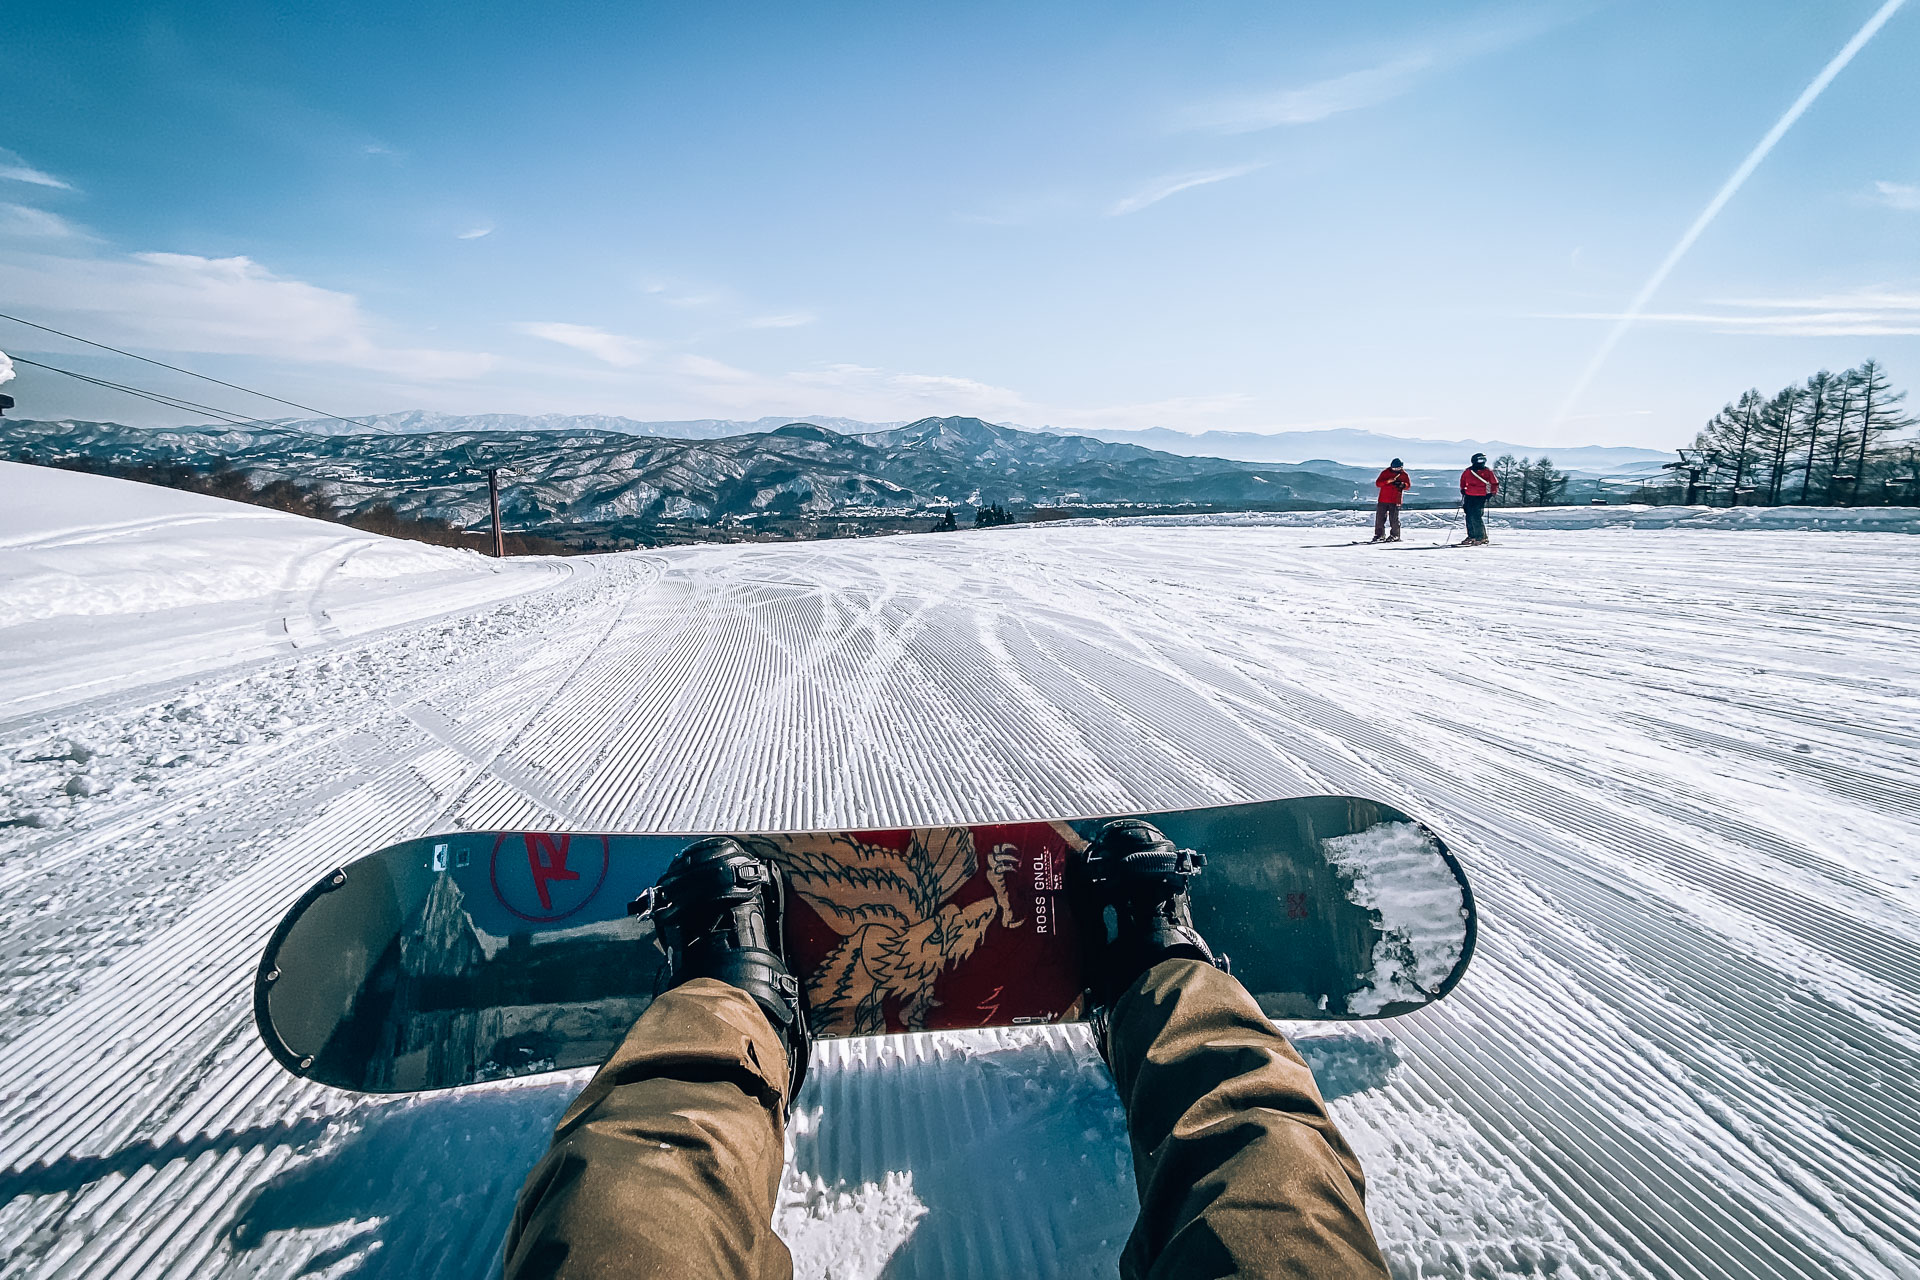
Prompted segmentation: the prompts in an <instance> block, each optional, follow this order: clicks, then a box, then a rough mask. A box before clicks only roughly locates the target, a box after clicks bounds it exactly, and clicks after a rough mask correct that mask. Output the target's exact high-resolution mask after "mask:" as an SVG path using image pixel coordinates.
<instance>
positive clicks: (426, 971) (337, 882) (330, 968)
mask: <svg viewBox="0 0 1920 1280" xmlns="http://www.w3.org/2000/svg"><path fill="white" fill-rule="evenodd" d="M1119 817H1135V818H1144V819H1145V820H1147V821H1149V822H1151V823H1153V824H1154V825H1155V826H1157V827H1159V828H1160V829H1161V831H1163V832H1164V833H1165V834H1166V835H1167V836H1168V837H1169V838H1170V839H1172V840H1173V841H1175V842H1176V843H1177V844H1179V845H1180V846H1181V847H1183V848H1190V849H1194V850H1196V851H1198V852H1199V853H1201V854H1203V855H1205V858H1206V865H1205V868H1204V870H1203V871H1202V873H1201V874H1200V875H1199V876H1198V878H1196V879H1195V880H1193V881H1192V882H1191V893H1192V903H1193V916H1194V922H1195V924H1196V925H1197V926H1198V927H1199V929H1200V931H1201V933H1202V934H1203V935H1204V936H1205V937H1206V938H1207V940H1208V942H1209V943H1210V944H1211V945H1212V946H1213V947H1214V949H1215V950H1216V951H1217V952H1221V953H1224V954H1225V955H1226V956H1227V957H1228V958H1229V961H1230V963H1231V967H1232V972H1233V973H1234V975H1235V976H1236V977H1238V978H1239V979H1240V980H1241V982H1242V983H1244V984H1245V985H1246V987H1247V989H1248V990H1249V991H1250V992H1252V993H1253V994H1254V996H1255V997H1256V998H1257V999H1258V1001H1259V1003H1260V1007H1261V1008H1262V1009H1263V1010H1265V1011H1266V1012H1267V1014H1268V1015H1269V1016H1272V1017H1275V1018H1291V1019H1356V1018H1383V1017H1394V1016H1396V1015H1399V1014H1403V1013H1408V1012H1410V1011H1412V1010H1414V1009H1417V1008H1420V1007H1421V1006H1423V1005H1426V1004H1429V1003H1431V1002H1432V1001H1435V1000H1438V999H1440V998H1441V997H1442V996H1444V995H1446V993H1447V992H1448V991H1450V990H1452V989H1453V986H1454V984H1455V983H1457V982H1458V981H1459V980H1460V975H1461V974H1462V972H1464V970H1465V969H1466V966H1467V963H1468V961H1469V960H1470V959H1471V957H1472V955H1473V946H1474V930H1475V915H1474V906H1473V893H1472V890H1471V888H1470V887H1469V885H1468V883H1467V877H1466V875H1465V873H1464V872H1463V871H1462V870H1461V868H1460V864H1459V862H1458V861H1457V860H1456V859H1455V858H1454V856H1453V854H1452V853H1450V852H1449V851H1448V849H1447V847H1446V845H1445V844H1444V843H1443V842H1442V840H1441V839H1440V837H1439V836H1437V835H1436V834H1434V832H1433V831H1432V830H1430V829H1429V828H1427V827H1426V826H1425V825H1424V824H1422V823H1420V822H1418V821H1416V820H1415V819H1413V818H1410V817H1408V816H1407V815H1406V814H1404V813H1401V812H1400V811H1398V810H1396V809H1393V808H1390V807H1388V806H1387V805H1384V804H1380V803H1378V802H1376V801H1372V800H1363V799H1357V798H1354V797H1349V796H1312V797H1307V798H1304V799H1294V800H1274V801H1266V802H1259V803H1253V804H1234V805H1221V806H1216V807H1211V808H1202V809H1185V810H1179V811H1176V812H1170V813H1141V814H1115V815H1110V816H1106V817H1096V818H1070V819H1059V820H1050V821H1040V822H1007V823H982V824H976V825H972V826H952V827H927V828H916V829H911V830H877V831H811V832H788V833H739V832H729V833H724V834H729V835H732V836H733V837H734V838H735V839H737V840H739V841H740V842H741V843H742V844H743V845H744V846H746V847H747V849H749V850H750V851H752V852H754V853H757V854H760V855H763V856H766V857H769V858H772V859H773V860H774V861H776V862H778V863H779V864H780V866H781V867H782V868H783V869H784V870H785V872H786V877H787V886H788V887H787V893H788V902H787V940H788V946H789V949H790V951H791V953H792V954H793V956H794V959H795V962H796V963H795V971H796V974H797V976H799V977H800V978H801V979H802V981H803V982H804V984H805V986H806V990H807V998H808V1006H809V1010H808V1020H809V1024H810V1025H811V1027H812V1029H813V1033H814V1035H815V1036H816V1037H818V1038H830V1037H838V1036H861V1035H878V1034H884V1033H889V1032H908V1031H931V1030H942V1029H952V1028H960V1027H1005V1026H1019V1025H1030V1024H1040V1023H1054V1022H1064V1021H1073V1020H1076V1019H1080V1018H1083V1017H1085V1016H1087V1011H1086V1009H1085V1007H1084V1002H1083V1000H1082V991H1083V986H1084V982H1083V975H1082V973H1081V970H1080V949H1079V941H1078V929H1079V925H1080V922H1078V921H1076V920H1075V919H1074V918H1073V915H1072V912H1071V910H1070V909H1069V907H1068V895H1067V891H1066V885H1065V875H1066V869H1067V861H1068V857H1069V855H1070V853H1071V852H1072V851H1073V850H1075V849H1077V848H1079V847H1081V846H1082V845H1084V844H1085V843H1086V842H1087V841H1089V840H1091V839H1092V838H1093V837H1094V836H1096V835H1097V834H1098V832H1099V831H1100V830H1101V828H1102V827H1103V826H1104V825H1105V824H1106V823H1107V822H1110V821H1113V820H1114V819H1115V818H1119ZM706 834H715V833H690V834H675V835H662V834H645V835H631V834H629V835H599V834H587V833H561V832H543V831H527V832H520V831H512V832H483V831H461V832H452V833H448V834H445V835H436V836H426V837H423V838H421V839H416V840H407V841H404V842H402V843H400V844H396V845H392V846H390V847H388V848H385V849H382V850H380V851H378V852H376V853H372V854H369V855H367V856H366V857H363V858H360V859H359V860H357V861H355V862H351V863H348V864H347V865H345V866H343V867H340V868H338V869H337V870H335V871H333V872H331V873H329V874H328V875H326V876H324V877H323V878H322V879H321V880H320V882H319V883H318V884H316V885H314V886H313V887H312V888H311V889H309V890H308V891H307V892H306V893H305V894H304V895H302V896H301V897H300V899H299V900H298V901H297V902H295V903H294V904H293V906H292V908H291V909H290V910H289V911H288V912H287V914H286V917H285V918H284V919H283V920H282V921H281V922H280V925H279V927H278V928H277V929H276V930H275V931H274V933H273V936H272V939H271V940H270V941H269V942H268V944H267V947H266V951H265V953H264V954H263V955H262V957H261V959H260V966H259V969H258V972H257V974H256V977H255V981H254V1016H255V1020H256V1021H257V1023H258V1024H259V1030H260V1037H261V1039H262V1040H263V1041H264V1042H265V1044H266V1047H267V1048H268V1050H269V1051H271V1052H272V1054H273V1056H274V1057H275V1058H277V1059H278V1060H279V1061H280V1063H281V1064H282V1065H283V1066H284V1067H286V1069H287V1070H289V1071H291V1072H294V1073H295V1074H297V1075H302V1076H305V1077H307V1078H309V1079H313V1080H317V1081H320V1082H321V1083H324V1084H328V1085H333V1086H336V1087H339V1088H343V1089H352V1090H358V1091H363V1092H370V1093H401V1092H411V1091H415V1090H425V1089H445V1088H452V1087H455V1086H459V1085H466V1084H474V1083H478V1082H481V1081H487V1080H497V1079H502V1078H506V1077H512V1076H522V1075H529V1074H533V1073H537V1072H544V1071H557V1070H562V1069H565V1068H569V1067H580V1066H591V1065H596V1064H598V1063H600V1062H602V1061H604V1060H605V1059H606V1058H607V1057H608V1056H609V1055H610V1054H611V1053H612V1051H613V1049H614V1047H615V1046H616V1045H618V1044H619V1042H620V1041H621V1040H622V1039H623V1038H624V1037H625V1035H626V1033H627V1030H628V1028H629V1027H630V1026H631V1025H632V1024H633V1021H634V1019H635V1018H637V1017H639V1015H640V1014H641V1012H642V1011H644V1010H645V1009H646V1007H647V1005H648V1004H649V1003H650V1002H651V1001H652V998H653V996H654V994H655V993H656V992H657V990H659V988H660V986H661V983H662V979H663V976H664V975H663V969H664V957H663V955H662V954H661V952H660V950H659V948H658V947H657V946H656V945H655V944H654V938H653V926H652V923H651V921H650V920H648V919H646V918H645V917H644V916H636V915H633V914H630V913H629V904H630V903H633V902H634V900H635V899H637V898H639V896H640V895H641V894H642V893H643V892H644V891H645V890H646V889H647V888H648V887H649V886H651V885H652V884H653V883H654V882H655V881H656V880H657V879H658V878H659V876H660V873H661V872H662V871H663V870H664V869H665V868H666V865H667V862H668V860H669V859H670V858H672V857H673V855H674V854H675V853H676V852H678V851H679V850H680V849H682V848H684V847H685V846H686V845H687V844H689V843H691V842H692V841H694V840H697V839H700V838H702V836H703V835H706Z"/></svg>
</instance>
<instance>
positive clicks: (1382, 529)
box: [1373, 502, 1400, 542]
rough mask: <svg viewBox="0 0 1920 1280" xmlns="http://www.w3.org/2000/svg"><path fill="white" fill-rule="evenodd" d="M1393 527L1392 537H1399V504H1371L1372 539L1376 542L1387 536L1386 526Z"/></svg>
mask: <svg viewBox="0 0 1920 1280" xmlns="http://www.w3.org/2000/svg"><path fill="white" fill-rule="evenodd" d="M1389 523H1391V524H1392V525H1393V536H1394V537H1396V538H1397V537H1399V536H1400V504H1399V503H1397V502H1376V503H1374V504H1373V537H1374V540H1375V541H1376V542H1377V541H1379V540H1380V539H1381V538H1384V537H1386V536H1387V525H1388V524H1389Z"/></svg>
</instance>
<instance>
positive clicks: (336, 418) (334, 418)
mask: <svg viewBox="0 0 1920 1280" xmlns="http://www.w3.org/2000/svg"><path fill="white" fill-rule="evenodd" d="M0 320H11V321H13V322H14V323H15V324H24V325H26V326H27V327H28V328H29V329H38V330H40V331H41V332H42V333H51V334H53V335H55V336H56V337H61V338H69V339H72V340H73V341H74V342H83V343H85V344H86V345H87V346H89V347H98V348H100V350H102V351H111V352H113V353H114V354H115V355H117V356H126V357H127V358H128V359H129V360H142V361H145V362H146V363H147V364H151V365H158V366H159V367H160V368H162V369H171V370H173V371H174V372H175V373H184V374H186V375H187V376H188V377H189V378H199V379H200V380H201V381H202V382H211V383H213V384H214V385H215V386H221V387H226V388H227V389H228V390H231V391H241V392H245V393H246V394H247V395H250V396H259V397H260V398H261V399H262V400H271V401H273V402H274V403H275V404H284V405H286V406H287V407H288V408H292V409H303V410H305V411H306V412H308V413H317V414H319V415H320V416H321V417H322V418H325V419H326V420H327V421H329V422H350V423H352V424H353V425H354V426H356V427H365V428H366V429H367V430H369V431H372V432H375V433H379V432H380V428H379V427H377V426H375V425H374V424H373V423H371V422H366V421H363V420H362V419H359V418H343V417H341V416H340V415H339V414H337V413H328V412H327V411H326V410H324V409H316V408H314V407H313V406H312V405H310V404H301V403H299V402H298V401H296V400H283V399H281V398H280V397H279V396H272V395H268V394H267V393H266V392H264V391H255V390H254V389H253V388H252V387H243V386H241V385H239V384H238V383H235V382H222V381H221V380H220V379H219V378H215V377H210V376H209V375H207V374H204V373H195V372H194V371H193V370H191V369H182V368H181V367H180V366H179V365H177V364H168V363H167V362H166V361H164V360H155V359H153V358H152V357H151V356H142V355H135V354H134V353H133V352H131V351H122V350H121V349H120V348H119V347H110V346H108V345H107V344H106V343H104V342H95V341H94V340H93V339H91V338H83V337H81V336H80V335H79V334H77V333H68V332H66V331H65V330H63V329H55V328H53V327H52V326H51V325H44V324H37V323H35V322H34V321H32V320H23V319H22V318H20V317H19V316H14V315H8V314H7V313H6V312H4V311H0ZM16 358H17V357H16ZM26 363H28V364H31V363H33V362H32V361H30V360H29V361H27V362H26ZM41 367H42V368H46V367H48V366H45V365H43V366H41ZM56 372H64V370H56ZM201 407H203V408H204V406H201ZM208 412H216V411H215V410H208ZM247 421H249V422H259V421H260V419H258V418H249V419H247ZM263 425H269V426H272V425H277V424H272V423H266V424H263Z"/></svg>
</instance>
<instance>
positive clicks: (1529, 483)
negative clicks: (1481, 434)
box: [1493, 453, 1573, 507]
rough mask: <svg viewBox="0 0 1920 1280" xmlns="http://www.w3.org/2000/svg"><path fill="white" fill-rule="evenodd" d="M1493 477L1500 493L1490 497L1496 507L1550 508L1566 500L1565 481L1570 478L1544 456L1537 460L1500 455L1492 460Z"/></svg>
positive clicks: (1505, 454) (1508, 454) (1506, 454)
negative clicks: (1496, 479) (1498, 482)
mask: <svg viewBox="0 0 1920 1280" xmlns="http://www.w3.org/2000/svg"><path fill="white" fill-rule="evenodd" d="M1493 474H1494V475H1495V476H1497V477H1499V480H1500V492H1499V493H1497V494H1495V495H1494V498H1493V505H1494V506H1496V507H1550V506H1552V505H1553V504H1555V503H1557V502H1559V501H1560V500H1561V499H1562V498H1564V497H1566V493H1567V482H1568V481H1569V480H1571V479H1572V478H1573V477H1571V476H1569V475H1568V474H1567V473H1566V472H1564V471H1561V470H1559V469H1557V468H1556V467H1555V466H1554V465H1553V459H1552V458H1549V457H1548V456H1547V455H1545V454H1544V453H1543V454H1541V455H1540V456H1539V457H1538V458H1516V457H1514V456H1513V455H1512V454H1510V453H1503V454H1501V455H1500V456H1499V457H1497V458H1495V459H1494V460H1493Z"/></svg>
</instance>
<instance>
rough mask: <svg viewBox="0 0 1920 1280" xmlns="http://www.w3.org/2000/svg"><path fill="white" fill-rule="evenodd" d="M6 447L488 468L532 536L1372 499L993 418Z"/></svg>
mask: <svg viewBox="0 0 1920 1280" xmlns="http://www.w3.org/2000/svg"><path fill="white" fill-rule="evenodd" d="M0 448H4V449H6V450H8V451H18V450H23V449H24V450H30V451H32V453H33V454H34V455H36V456H39V457H57V456H62V455H73V454H83V455H86V456H88V457H91V458H95V459H99V460H103V461H108V462H113V463H123V464H124V463H134V464H143V463H154V462H164V461H169V460H173V459H181V458H184V459H186V460H189V461H196V462H202V463H204V462H208V461H211V460H213V459H216V458H224V459H227V460H228V461H229V462H231V463H232V464H233V465H234V466H236V467H239V468H241V469H243V470H245V471H247V472H248V473H249V474H250V475H251V476H253V477H254V479H256V480H271V479H287V480H294V481H298V482H300V483H305V484H311V483H315V482H319V483H322V484H324V485H325V486H326V487H327V488H328V490H329V491H330V492H331V493H332V495H333V497H334V499H335V501H336V502H337V503H338V505H339V506H341V507H342V508H344V509H346V510H348V511H360V510H364V509H366V508H368V507H371V506H374V505H376V504H380V503H388V504H391V505H392V506H393V507H394V508H395V509H396V510H398V511H400V512H401V513H402V514H406V515H425V516H432V517H436V518H439V519H444V520H449V521H452V522H454V523H456V524H462V525H468V526H474V525H478V524H479V523H481V522H482V521H483V519H484V518H485V515H486V496H485V491H484V486H483V485H481V484H479V483H478V482H477V480H476V476H475V472H476V470H477V469H483V468H485V467H488V466H496V467H499V468H501V469H502V471H503V472H504V473H505V474H504V475H503V477H502V493H501V504H502V510H503V517H504V519H505V520H506V521H507V522H509V523H511V524H512V525H514V526H516V527H533V526H539V525H547V524H573V525H580V524H611V523H623V522H632V521H656V520H696V521H712V520H721V519H725V518H728V517H755V516H761V515H770V516H782V515H784V516H789V517H818V516H823V515H828V514H834V513H838V514H847V515H858V514H862V513H877V512H887V513H897V514H903V515H904V514H910V513H913V512H917V511H922V510H925V509H927V508H930V507H944V506H949V505H951V506H955V507H961V508H967V507H977V506H980V505H984V504H986V503H994V502H998V503H1005V504H1009V505H1023V506H1024V505H1032V506H1078V507H1086V506H1099V505H1103V504H1129V505H1160V506H1173V505H1179V504H1202V505H1215V504H1226V505H1233V506H1241V507H1245V506H1262V507H1276V506H1305V505H1313V504H1319V503H1330V502H1350V501H1352V500H1353V499H1354V498H1355V496H1356V495H1357V494H1358V492H1359V490H1358V488H1357V486H1356V482H1355V481H1354V479H1353V478H1351V477H1340V476H1326V475H1321V474H1318V473H1316V472H1313V471H1309V470H1300V469H1284V468H1273V467H1261V466H1258V465H1255V464H1251V463H1244V462H1231V461H1224V460H1221V459H1218V458H1188V457H1179V456H1176V455H1174V454H1169V453H1160V452H1157V451H1155V450H1151V449H1144V448H1141V447H1139V446H1138V445H1128V444H1110V443H1106V442H1103V441H1099V440H1094V439H1090V438H1088V437H1086V436H1070V435H1056V434H1047V433H1041V432H1030V431H1020V430H1016V429H1014V428H1010V427H1001V426H994V425H992V424H990V423H986V422H982V421H981V420H980V419H978V418H925V419H922V420H921V421H919V422H914V423H909V424H907V425H905V426H901V427H895V428H892V429H888V430H881V431H875V432H872V433H869V434H864V435H846V434H842V433H841V432H839V431H837V430H834V429H833V428H831V427H826V426H820V425H815V424H811V423H799V422H794V423H786V424H784V425H781V426H779V427H777V428H776V429H774V430H771V431H764V432H756V433H754V434H750V435H733V436H724V437H721V438H718V439H712V440H692V439H662V438H656V437H650V436H644V435H637V434H633V433H630V432H625V431H615V430H605V429H592V430H589V429H574V428H568V429H557V428H554V429H541V428H530V429H525V430H510V431H509V430H458V431H439V430H413V431H408V432H404V433H401V432H396V433H393V434H384V435H320V434H315V433H311V432H307V431H302V430H296V429H292V428H279V429H274V430H253V429H242V428H235V427H207V428H176V429H171V430H166V431H151V430H143V429H139V428H133V427H125V426H121V425H119V424H116V423H99V422H32V421H13V420H7V421H5V422H0ZM1369 492H1370V490H1369Z"/></svg>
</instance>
